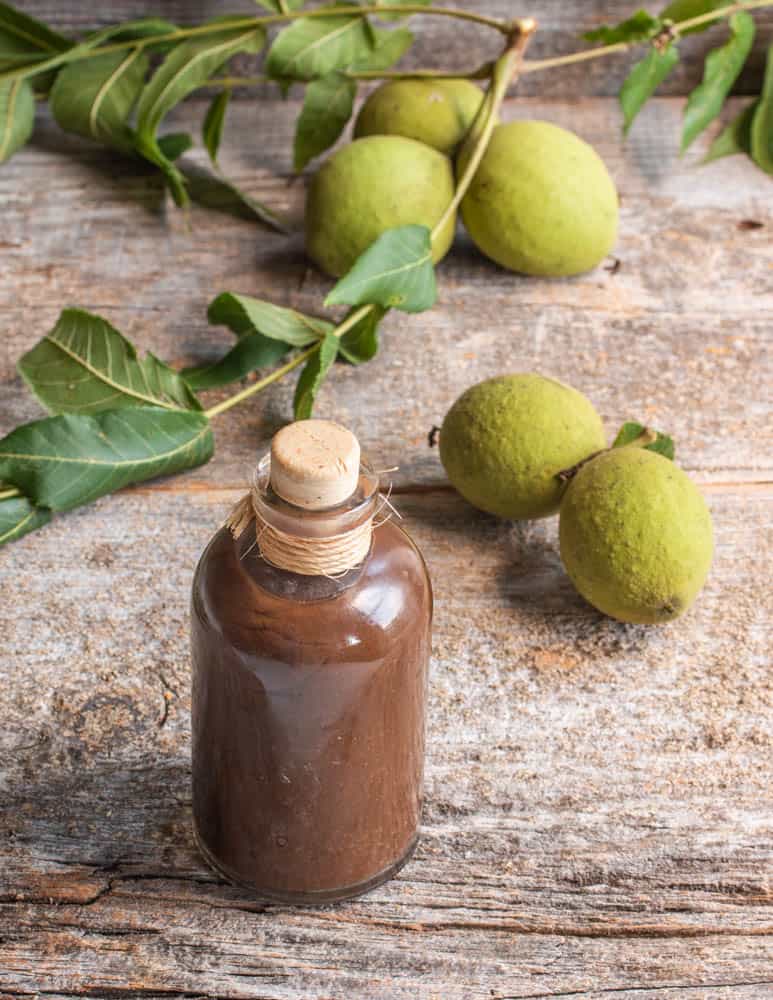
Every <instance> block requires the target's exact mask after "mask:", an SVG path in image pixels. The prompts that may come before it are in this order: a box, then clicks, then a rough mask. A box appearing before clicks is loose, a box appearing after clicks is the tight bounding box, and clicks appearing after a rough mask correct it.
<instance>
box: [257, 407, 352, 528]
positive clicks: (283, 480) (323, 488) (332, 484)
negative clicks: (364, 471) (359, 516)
mask: <svg viewBox="0 0 773 1000" xmlns="http://www.w3.org/2000/svg"><path fill="white" fill-rule="evenodd" d="M359 475H360V445H359V442H358V441H357V438H356V437H355V436H354V434H352V432H351V431H348V430H347V429H346V428H345V427H342V426H341V425H340V424H336V423H334V422H333V421H332V420H298V421H296V422H295V423H294V424H288V425H287V426H286V427H283V428H282V430H281V431H278V432H277V433H276V434H275V435H274V438H273V440H272V442H271V486H272V488H273V490H274V492H275V493H276V494H278V495H279V496H280V497H281V498H282V499H283V500H286V501H287V502H288V503H291V504H294V505H295V506H296V507H302V508H304V509H305V510H323V509H324V508H326V507H335V506H336V505H337V504H339V503H343V501H344V500H347V499H348V498H349V497H350V496H351V495H352V493H354V491H355V490H356V489H357V483H358V480H359Z"/></svg>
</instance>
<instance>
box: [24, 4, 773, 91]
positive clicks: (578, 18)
mask: <svg viewBox="0 0 773 1000" xmlns="http://www.w3.org/2000/svg"><path fill="white" fill-rule="evenodd" d="M22 6H23V8H24V10H25V11H26V12H27V13H30V14H33V15H34V16H36V17H39V18H41V19H42V20H44V21H46V22H47V23H49V24H51V25H53V26H54V27H56V28H58V29H59V30H62V31H66V32H73V33H75V34H81V33H83V32H85V31H87V30H90V29H92V28H96V27H102V26H104V25H107V24H114V23H117V22H118V21H122V20H124V19H126V18H131V17H141V16H144V15H146V14H147V13H148V11H149V10H150V11H153V12H155V13H158V14H160V15H162V16H163V17H166V18H168V19H170V20H172V21H175V22H176V23H179V24H185V25H189V24H197V23H199V22H201V21H204V20H206V19H207V18H210V17H214V16H217V15H218V14H223V13H228V14H230V13H238V12H240V11H243V12H245V13H254V12H255V5H254V3H251V2H250V0H233V2H226V0H193V2H186V0H164V2H162V3H156V4H155V6H154V5H153V4H150V5H149V4H148V3H147V2H145V0H113V2H111V3H109V4H102V5H101V6H96V5H94V4H88V3H82V2H78V3H75V2H73V0H65V2H64V3H57V2H52V0H27V2H26V3H24V4H23V5H22ZM440 6H449V7H459V8H462V9H464V10H471V11H476V12H478V13H481V14H487V15H489V16H491V17H497V18H501V19H503V20H507V19H511V18H513V17H518V16H526V15H532V16H534V17H536V18H537V20H538V21H539V31H538V33H537V35H536V36H535V38H534V40H533V42H532V44H531V46H530V51H529V55H530V58H534V59H542V58H549V57H552V56H556V55H564V54H566V53H570V52H577V51H578V50H579V49H581V48H583V47H585V46H586V44H587V43H585V42H583V41H582V39H581V35H582V33H583V32H584V31H588V30H590V29H591V28H595V27H598V25H600V24H615V23H617V22H618V21H621V20H623V19H624V18H626V17H629V16H630V15H631V14H632V13H633V12H634V10H636V9H637V6H636V4H634V3H631V2H628V0H590V2H587V0H586V2H584V3H566V2H565V0H530V2H526V0H523V2H521V3H518V4H513V2H512V0H465V2H464V3H461V2H453V3H448V4H445V5H444V4H440ZM639 6H641V5H639ZM664 6H665V5H664V4H662V3H661V4H654V5H652V4H650V5H649V7H650V9H652V10H653V11H657V10H658V9H662V8H663V7H664ZM258 13H261V12H260V11H258ZM754 17H755V19H756V21H757V25H758V31H757V38H756V41H755V47H754V50H753V52H752V55H751V56H750V59H749V62H748V64H747V66H746V68H745V69H744V72H743V74H742V75H741V77H740V79H739V81H738V84H737V90H736V92H737V93H739V94H748V93H757V94H758V93H759V92H760V84H761V81H762V74H763V69H764V63H765V51H766V48H767V45H768V41H769V36H770V31H771V28H773V11H771V10H762V11H756V12H755V14H754ZM411 29H412V30H413V31H414V33H415V35H416V42H415V44H414V46H413V48H412V49H411V52H410V53H409V55H408V57H407V58H406V60H405V65H406V66H408V67H417V66H421V67H438V68H439V67H442V68H444V69H448V70H449V71H451V70H454V71H458V70H465V69H472V68H475V67H477V66H479V65H480V64H481V63H482V62H484V61H486V60H488V59H491V58H492V57H493V56H495V55H497V54H498V47H499V44H500V43H499V36H498V34H497V33H496V32H493V31H492V30H491V29H488V28H482V27H479V26H477V25H475V24H462V23H461V22H459V21H454V20H450V19H446V18H442V17H427V16H420V17H414V18H412V20H411ZM725 34H726V32H725V31H724V30H723V29H722V28H719V27H718V28H712V29H711V30H710V31H708V32H706V33H705V34H702V35H699V36H692V37H690V38H688V39H687V40H686V41H685V42H684V43H683V45H682V59H681V63H680V65H679V67H678V68H677V69H676V70H675V72H674V73H673V74H672V76H671V77H670V78H669V79H668V80H667V81H666V83H665V84H664V85H663V91H662V92H663V93H664V94H686V93H687V92H688V91H689V90H691V89H692V88H693V87H694V86H696V84H698V83H699V82H700V80H701V76H702V73H703V59H704V57H705V54H706V52H707V51H708V50H709V49H711V48H713V47H714V46H716V45H718V44H721V43H722V41H723V39H724V37H725ZM639 57H640V56H639ZM637 58H638V57H637V55H636V54H635V53H631V54H628V55H624V56H622V57H619V58H615V59H613V60H612V61H607V60H595V61H593V62H590V63H586V64H583V65H580V66H569V67H564V68H562V69H561V70H560V71H551V72H550V73H540V74H534V76H531V77H527V78H526V79H525V80H524V81H523V83H522V85H521V87H520V91H521V93H525V94H531V95H537V94H539V95H542V96H543V97H566V98H570V99H571V98H575V97H576V96H577V94H578V92H579V93H581V94H583V95H585V96H588V95H591V94H593V95H614V94H616V93H617V91H618V90H619V88H620V84H621V83H622V81H623V80H624V79H625V76H626V73H627V71H628V69H629V68H630V67H631V66H632V65H633V63H634V62H635V61H636V59H637ZM234 65H236V66H238V67H240V69H241V71H244V72H249V71H254V70H255V68H256V66H257V65H258V63H257V62H256V61H255V60H245V59H241V58H240V59H237V60H236V61H235V63H234ZM261 92H262V93H270V91H269V90H264V91H261Z"/></svg>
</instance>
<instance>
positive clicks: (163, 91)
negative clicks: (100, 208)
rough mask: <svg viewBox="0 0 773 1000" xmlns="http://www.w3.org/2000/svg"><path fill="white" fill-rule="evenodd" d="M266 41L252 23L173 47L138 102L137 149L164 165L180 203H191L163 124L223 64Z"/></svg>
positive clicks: (259, 46)
mask: <svg viewBox="0 0 773 1000" xmlns="http://www.w3.org/2000/svg"><path fill="white" fill-rule="evenodd" d="M219 23H220V22H219ZM265 40H266V33H265V31H264V30H263V28H261V27H260V25H251V26H250V27H247V28H234V29H232V30H230V31H218V32H217V33H216V34H213V35H212V36H210V37H205V38H201V39H197V40H195V41H186V42H183V43H181V44H180V45H176V46H175V47H174V48H173V49H172V51H171V52H170V53H169V55H168V56H167V57H166V59H165V60H164V62H163V63H162V64H161V65H160V66H159V68H158V69H157V70H156V72H155V73H154V74H153V77H152V78H151V80H150V82H149V83H148V84H147V85H146V87H145V89H144V90H143V92H142V95H141V96H140V99H139V103H138V105H137V136H136V148H137V151H138V152H139V153H140V154H141V155H142V156H144V157H145V158H146V159H147V160H150V162H151V163H155V164H156V165H157V166H158V167H160V168H161V170H162V171H163V173H164V176H165V177H166V179H167V181H168V183H169V186H170V188H171V190H172V195H173V197H174V199H175V201H176V202H177V203H178V204H183V205H184V204H187V202H188V196H187V192H186V190H185V179H184V176H183V174H182V173H181V172H180V171H179V170H178V169H177V167H175V165H174V164H173V163H172V162H171V161H170V160H169V159H168V158H167V157H166V156H164V154H163V152H162V151H161V149H160V148H159V145H158V141H157V139H156V132H157V130H158V127H159V125H160V124H161V122H162V121H163V119H164V117H165V115H166V114H167V113H168V112H169V111H171V109H172V108H173V107H175V105H177V104H178V103H179V102H180V101H182V100H183V99H184V98H185V97H187V96H188V94H190V93H191V92H192V91H194V90H197V89H198V88H199V87H201V86H202V85H203V84H204V83H206V81H207V80H208V79H209V77H210V76H211V75H212V74H213V73H214V72H216V71H217V70H218V69H219V68H220V67H221V66H222V65H223V63H225V62H227V61H228V60H229V59H230V58H231V57H232V56H234V55H236V53H237V52H249V53H256V52H260V50H261V49H262V48H263V45H264V44H265Z"/></svg>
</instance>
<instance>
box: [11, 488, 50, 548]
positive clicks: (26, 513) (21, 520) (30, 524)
mask: <svg viewBox="0 0 773 1000" xmlns="http://www.w3.org/2000/svg"><path fill="white" fill-rule="evenodd" d="M50 520H51V514H50V512H49V511H47V510H43V509H41V508H40V507H35V506H34V504H31V503H30V502H29V500H28V499H27V498H26V497H8V499H7V500H0V545H5V544H6V543H7V542H15V541H16V539H17V538H21V537H22V535H28V534H29V533H30V531H37V529H38V528H42V527H43V525H44V524H48V522H49V521H50Z"/></svg>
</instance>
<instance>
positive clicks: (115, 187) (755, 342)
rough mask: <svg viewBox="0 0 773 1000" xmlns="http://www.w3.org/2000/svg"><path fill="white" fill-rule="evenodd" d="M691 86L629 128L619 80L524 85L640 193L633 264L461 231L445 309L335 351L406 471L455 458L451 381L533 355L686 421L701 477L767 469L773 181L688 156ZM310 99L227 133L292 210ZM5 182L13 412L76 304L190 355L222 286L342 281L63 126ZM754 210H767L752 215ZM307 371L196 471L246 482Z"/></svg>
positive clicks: (244, 118) (368, 435) (630, 255)
mask: <svg viewBox="0 0 773 1000" xmlns="http://www.w3.org/2000/svg"><path fill="white" fill-rule="evenodd" d="M680 106H681V102H680V101H677V100H672V99H664V100H658V101H656V102H655V103H654V104H653V105H652V106H651V107H650V108H648V109H646V110H645V111H644V112H643V114H642V122H641V125H640V126H637V128H638V130H637V131H635V132H634V133H633V134H632V136H631V139H630V140H629V143H628V144H627V145H626V146H625V147H624V146H622V144H621V141H620V135H619V131H618V121H617V112H616V110H615V108H614V105H613V102H611V101H609V100H606V99H603V100H597V101H588V102H584V104H583V105H582V106H581V107H578V106H576V105H573V104H567V103H566V102H545V101H537V100H533V99H525V100H522V101H512V102H510V104H509V105H508V107H507V111H506V114H507V116H508V117H513V116H516V115H518V116H532V117H545V118H549V119H551V120H554V121H557V122H558V123H560V124H564V125H567V126H570V127H573V128H574V129H576V130H577V131H578V132H579V133H580V134H581V135H583V136H584V137H585V138H587V139H588V140H589V141H591V142H592V143H593V144H594V145H595V146H596V147H597V148H598V149H599V150H600V152H601V153H602V155H603V156H604V158H605V159H606V160H607V162H608V163H609V165H610V169H611V171H612V173H613V175H614V176H615V178H616V180H617V183H618V185H619V187H620V190H621V193H622V198H623V209H622V213H623V214H622V223H621V233H620V239H619V244H618V247H617V249H616V254H617V256H618V258H619V261H620V267H619V270H617V272H616V273H614V274H613V273H610V272H609V271H607V270H605V269H604V268H599V269H598V270H597V271H595V272H593V273H592V274H590V275H585V276H583V277H581V278H578V279H574V280H571V281H544V280H536V279H526V278H522V277H518V276H515V275H512V274H509V273H507V272H505V271H503V270H501V269H499V268H497V267H495V266H494V265H492V264H490V263H489V262H487V261H486V260H485V259H483V258H482V257H481V256H480V255H479V254H478V253H477V251H476V250H475V249H474V248H473V247H472V246H471V245H470V244H469V242H468V241H467V240H466V238H465V237H464V236H463V234H460V237H459V241H458V246H457V247H456V248H455V249H454V251H453V252H452V254H451V255H450V256H449V258H447V260H446V261H445V262H444V263H443V265H442V268H441V269H440V272H439V273H440V302H439V304H438V307H437V308H435V309H433V310H431V311H430V312H428V313H424V314H422V315H420V316H413V317H409V316H405V315H399V314H394V315H393V316H391V317H390V318H389V319H388V321H387V323H386V324H385V334H384V349H383V352H382V354H381V356H380V357H379V358H377V359H376V360H375V361H374V362H372V363H371V364H369V365H368V366H366V367H363V368H360V369H352V368H350V367H347V366H338V367H337V369H336V371H335V372H334V374H333V376H332V377H331V380H330V385H329V387H328V388H326V389H324V390H323V392H322V394H321V396H320V400H319V412H320V413H322V414H326V415H328V416H331V417H334V418H337V419H341V420H343V421H345V422H349V423H351V424H352V425H353V426H354V427H355V429H356V430H357V432H358V433H359V434H360V436H361V438H362V440H363V443H364V444H365V446H366V448H367V450H368V451H369V453H371V455H372V456H373V459H374V461H376V462H377V463H378V464H379V465H383V466H392V465H395V464H399V465H400V466H401V472H400V473H399V475H398V477H397V481H398V482H401V483H405V482H410V481H412V482H419V483H435V482H438V481H439V480H440V479H442V473H441V469H440V466H439V463H438V460H437V454H436V452H431V451H430V450H429V449H428V448H427V446H426V435H427V432H428V430H429V429H430V427H431V426H432V425H433V423H436V422H439V421H440V420H441V419H442V417H443V414H444V413H445V411H446V409H447V408H448V406H449V404H450V402H451V401H452V400H453V399H454V398H455V396H456V395H457V394H458V393H459V392H460V391H461V390H462V389H463V388H465V387H466V386H467V385H468V384H470V383H472V382H474V381H476V380H477V379H480V378H483V377H486V376H489V375H493V374H496V373H499V372H502V371H508V370H518V369H531V368H536V369H541V370H543V371H547V372H551V373H553V374H555V375H557V376H559V377H561V378H564V379H566V380H567V381H569V382H570V383H572V384H573V385H576V386H577V387H578V388H580V389H582V390H584V391H585V392H587V393H588V394H589V395H590V396H591V398H592V399H593V400H594V402H595V403H596V405H597V406H598V407H599V409H600V411H601V413H602V414H603V416H604V418H605V420H606V421H607V423H608V427H609V431H610V433H611V434H612V433H614V431H615V430H616V427H617V426H619V424H620V423H621V422H622V421H623V420H624V419H627V418H640V419H645V420H647V421H650V422H653V423H656V424H661V425H663V426H664V427H666V428H668V429H670V430H671V431H672V432H673V433H674V435H675V436H676V438H677V442H678V446H679V452H680V460H681V461H682V462H683V464H685V466H686V467H687V468H689V469H692V470H695V471H696V472H697V473H698V474H699V475H700V477H701V478H702V479H705V480H726V481H739V480H754V479H760V478H763V479H764V478H769V476H770V469H771V461H772V460H773V447H771V445H772V444H773V441H772V440H771V428H770V424H769V421H768V420H767V419H766V414H767V413H769V408H770V403H771V379H770V330H771V324H772V323H773V286H772V285H771V282H770V266H771V263H772V262H773V244H771V240H770V230H771V225H773V216H771V211H770V200H769V198H768V197H767V195H768V189H769V185H770V182H769V180H768V179H767V178H766V177H765V176H764V174H762V173H761V172H760V171H758V170H757V169H756V168H754V167H753V166H752V165H751V164H750V163H749V162H747V161H746V160H745V159H744V158H740V157H735V158H729V159H726V160H723V161H720V162H718V163H715V164H712V165H711V166H709V167H704V168H699V167H696V166H695V159H697V157H698V156H700V155H701V153H702V150H703V149H705V142H704V143H702V145H701V146H700V148H699V149H698V151H697V152H696V154H695V158H693V159H690V160H689V161H688V162H687V163H684V162H682V161H680V160H678V158H677V157H676V136H677V134H678V117H679V113H680ZM297 112H298V105H297V104H295V103H292V102H291V103H289V104H282V103H280V102H273V103H263V104H261V105H260V106H259V107H258V106H257V105H256V106H250V105H249V104H247V103H242V104H239V105H238V106H236V107H235V108H234V110H233V115H232V118H231V121H230V125H229V134H228V135H227V136H226V141H225V149H224V153H223V162H224V165H225V168H226V170H227V171H228V172H229V173H230V174H231V175H233V176H234V177H236V178H238V180H239V181H240V182H241V183H243V184H244V185H245V186H246V187H247V188H248V189H249V190H250V191H252V192H253V193H254V194H256V195H257V196H259V197H263V198H265V199H266V200H267V201H268V202H270V203H271V204H272V205H273V206H275V207H276V208H278V209H284V210H286V211H288V212H289V213H290V215H291V216H292V217H293V218H294V219H296V220H298V218H299V215H300V212H301V209H302V201H303V184H302V182H296V183H295V184H293V185H291V186H288V182H287V171H288V169H289V155H290V154H289V150H290V147H291V136H292V123H293V121H294V118H295V115H296V114H297ZM202 114H203V107H202V105H201V104H189V105H186V106H185V108H184V109H183V110H182V113H181V114H180V115H179V116H178V117H177V119H176V121H175V122H174V127H185V128H192V129H195V127H196V123H197V122H198V121H199V120H200V118H201V116H202ZM0 198H1V199H2V200H3V203H4V215H3V218H4V228H3V238H2V243H3V245H2V247H0V254H2V262H3V267H2V271H0V303H2V307H3V320H4V322H3V328H4V336H3V339H2V342H0V432H5V431H7V430H8V429H10V427H11V426H13V425H14V424H15V423H17V422H21V421H23V420H29V419H32V418H34V417H35V416H37V415H38V414H39V413H40V410H39V408H38V407H37V405H36V404H35V402H34V400H32V399H31V398H30V397H29V395H28V394H27V393H26V392H25V391H24V389H23V387H22V385H21V380H20V379H19V378H18V377H17V376H16V375H15V372H14V364H15V361H16V359H17V357H18V356H19V355H20V354H21V353H22V352H23V351H25V350H26V349H28V348H29V347H30V346H31V345H32V344H33V343H35V342H36V341H37V339H38V338H39V337H40V336H41V335H42V334H43V333H44V332H45V331H46V330H47V329H49V328H50V326H51V325H52V324H53V322H54V320H55V318H56V315H57V313H58V311H59V309H60V308H61V307H63V306H64V305H80V306H83V307H85V308H89V309H93V310H94V311H97V312H100V313H102V314H104V315H105V316H106V317H108V318H109V319H110V320H111V321H112V322H113V323H115V324H116V325H117V326H118V327H119V329H121V330H123V331H124V332H125V333H126V334H127V335H128V336H130V337H132V338H133V339H134V340H135V341H136V342H137V344H138V345H139V346H140V347H141V348H149V349H152V350H153V351H154V352H156V353H157V354H158V355H159V356H161V357H164V358H167V359H169V360H171V361H173V362H175V363H179V364H185V363H198V362H201V361H205V360H212V359H214V358H215V357H217V356H218V354H219V353H220V352H222V351H224V350H226V349H227V347H228V346H230V343H231V337H230V334H228V333H227V331H223V330H213V329H211V328H209V327H207V325H206V317H205V313H206V304H207V302H208V301H209V300H210V299H211V298H213V297H214V295H216V294H217V293H218V292H219V291H222V290H223V289H226V288H228V289H231V290H234V291H240V292H245V293H249V294H256V295H263V296H266V297H269V298H271V299H273V300H274V301H277V302H280V303H284V304H288V305H293V306H296V307H298V308H300V309H305V310H309V311H315V310H318V309H319V307H320V304H321V301H322V299H323V297H324V294H325V291H326V290H327V288H328V287H329V282H327V281H326V280H325V279H323V278H322V277H321V276H320V275H319V274H317V273H316V272H315V271H314V270H313V269H310V268H308V267H307V266H306V263H305V260H304V257H303V253H302V247H301V243H302V240H301V238H300V237H299V236H298V235H296V236H293V237H291V238H290V239H288V240H286V239H284V238H282V237H278V236H276V235H274V234H270V233H266V232H264V231H263V230H261V229H260V228H259V227H257V226H256V225H254V224H252V223H248V222H243V221H238V220H234V219H230V218H224V217H223V216H221V215H218V214H215V213H212V212H207V211H205V210H203V209H199V208H194V210H193V213H192V216H191V223H190V226H188V225H187V224H186V220H185V219H184V217H183V216H182V215H181V214H179V213H178V212H176V211H175V210H174V209H173V208H171V207H170V206H169V205H167V204H166V203H165V202H164V201H163V200H162V193H161V189H160V187H159V185H158V183H157V182H156V181H155V179H154V178H152V176H150V175H148V174H147V173H143V172H142V171H141V170H138V168H137V167H136V166H135V165H134V164H131V163H128V162H126V161H122V160H118V159H116V158H115V157H111V156H110V155H109V154H106V153H104V152H102V151H101V150H97V149H95V147H93V146H90V145H88V144H86V143H81V142H79V141H78V140H76V139H73V138H69V137H65V136H62V134H61V133H60V132H58V130H56V129H55V127H53V126H52V125H50V124H49V125H48V126H44V127H41V128H40V129H39V130H38V133H37V136H36V140H35V143H34V145H33V146H31V147H30V148H29V149H28V150H25V151H24V152H22V153H21V154H20V155H19V156H17V157H16V158H14V159H13V160H12V161H11V162H10V163H9V164H7V165H5V166H4V167H3V169H2V170H0ZM748 218H752V219H755V220H757V221H760V222H763V223H764V224H765V225H764V227H763V228H761V229H758V230H755V231H747V230H744V229H742V228H739V223H740V222H742V221H743V220H744V219H748ZM292 382H293V380H292V379H291V380H288V383H287V384H286V385H280V386H276V387H272V388H271V389H270V390H269V391H268V392H267V393H265V394H264V395H263V396H262V397H258V398H256V399H255V400H253V401H252V402H251V403H250V404H248V405H246V406H244V407H243V409H241V410H240V411H232V412H231V413H229V414H227V415H225V416H224V417H222V418H221V419H220V420H219V422H218V449H219V450H218V456H217V458H216V462H215V463H214V464H213V465H211V466H210V467H209V468H208V469H206V470H199V471H198V472H197V473H195V479H196V481H200V482H208V483H213V484H214V483H217V484H221V485H230V486H235V485H238V484H239V483H241V482H243V481H245V478H246V477H247V476H248V475H249V470H250V468H251V466H252V463H253V461H254V456H255V453H256V450H257V449H259V448H261V447H262V446H263V445H264V444H265V442H266V440H267V438H268V437H269V436H270V434H271V433H272V432H273V430H274V429H276V427H277V426H278V425H279V424H280V423H282V422H283V421H285V420H286V419H287V418H288V417H289V414H290V401H291V396H292ZM220 395H221V396H222V395H223V393H221V394H220ZM209 398H210V399H214V398H219V397H218V396H210V397H209Z"/></svg>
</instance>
